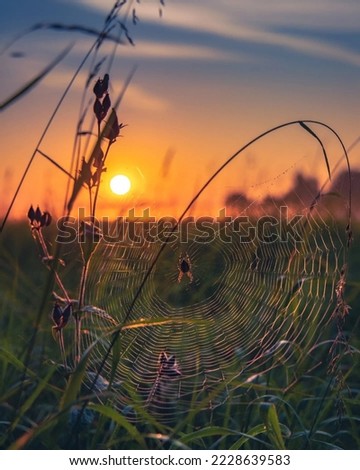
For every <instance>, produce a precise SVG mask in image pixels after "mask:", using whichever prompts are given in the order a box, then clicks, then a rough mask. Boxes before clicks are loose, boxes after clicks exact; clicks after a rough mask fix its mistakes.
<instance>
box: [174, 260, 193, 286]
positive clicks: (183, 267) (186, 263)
mask: <svg viewBox="0 0 360 470" xmlns="http://www.w3.org/2000/svg"><path fill="white" fill-rule="evenodd" d="M178 270H179V275H178V279H177V280H178V282H179V283H180V282H181V279H182V278H183V276H184V274H186V276H187V277H188V278H189V279H190V282H192V281H193V279H194V277H193V274H192V271H191V261H190V258H189V255H188V254H187V253H185V255H183V254H182V255H181V256H180V257H179V262H178Z"/></svg>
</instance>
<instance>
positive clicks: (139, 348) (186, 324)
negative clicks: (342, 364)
mask: <svg viewBox="0 0 360 470" xmlns="http://www.w3.org/2000/svg"><path fill="white" fill-rule="evenodd" d="M302 164H303V162H302V161H298V162H296V163H295V164H294V165H292V166H289V167H286V168H284V171H282V172H281V173H280V174H277V173H276V174H274V173H273V174H272V172H271V171H269V178H266V180H264V182H261V181H260V182H259V176H258V175H254V176H253V178H252V180H251V182H250V184H249V188H250V189H251V191H252V195H251V197H250V196H249V197H243V195H239V196H238V197H237V198H236V197H235V198H233V200H232V203H231V204H232V209H233V212H234V217H242V219H241V220H239V219H238V220H237V221H234V219H233V220H232V222H228V223H227V224H226V227H225V226H224V224H222V225H221V224H220V225H219V224H216V223H213V224H212V225H211V224H210V225H211V227H212V232H211V234H212V236H211V240H206V241H207V242H206V243H204V239H201V240H200V241H199V233H198V232H197V230H196V227H192V228H190V229H189V230H188V239H187V240H186V242H181V241H180V240H179V239H176V240H172V239H171V241H170V240H168V241H167V242H166V243H164V242H163V241H162V242H161V241H156V242H153V241H149V240H148V237H147V236H141V233H142V232H141V230H139V232H138V235H139V236H140V239H141V241H140V242H137V243H135V242H133V241H131V240H130V239H129V234H128V233H127V232H126V233H125V240H122V241H116V242H110V241H106V240H105V239H103V240H101V242H100V243H99V245H98V248H97V250H96V252H95V254H94V256H93V259H92V264H91V269H90V273H89V278H88V282H87V289H86V292H87V302H88V303H89V304H91V305H96V306H97V307H99V308H101V309H103V310H104V311H105V312H106V314H107V315H109V316H110V317H111V318H112V319H113V320H111V321H110V320H109V318H108V317H106V316H105V315H86V316H85V318H84V323H83V347H84V348H86V347H88V346H90V345H91V344H94V342H95V345H94V346H93V352H92V356H91V360H90V364H91V365H90V372H89V374H90V375H89V378H90V382H91V381H92V380H93V379H94V377H96V374H97V371H98V369H99V367H101V370H100V375H99V376H98V377H97V379H96V380H95V382H94V381H93V382H92V385H93V386H94V388H95V389H96V390H97V391H98V392H99V397H100V398H101V392H104V391H105V390H107V391H108V389H109V388H110V390H113V391H114V398H113V400H114V403H115V405H116V406H117V408H118V409H119V410H120V411H121V412H123V413H124V414H126V415H127V416H129V417H131V418H133V419H136V416H137V412H136V410H137V409H139V407H142V408H143V409H146V410H147V411H148V412H149V413H151V414H152V415H154V416H155V417H156V418H157V419H160V420H165V421H166V420H171V419H173V418H174V416H181V414H185V413H188V412H189V411H190V410H192V409H194V408H195V407H203V408H205V409H208V408H210V409H213V408H215V407H216V406H218V405H220V404H222V403H224V402H225V401H226V400H227V399H228V397H229V396H230V395H231V394H232V393H233V392H234V391H236V390H243V389H244V387H245V388H246V387H250V386H251V384H252V383H253V382H254V381H256V380H257V377H259V376H261V375H263V374H265V373H267V372H268V371H270V370H272V369H274V368H275V367H277V366H278V365H280V364H281V365H282V366H285V367H288V368H294V367H295V366H296V364H297V362H298V361H300V360H301V358H303V357H304V356H305V355H306V354H308V353H309V351H311V349H312V348H313V347H314V345H316V344H317V343H318V342H319V341H321V340H322V339H329V337H330V338H331V339H333V338H332V337H331V335H332V334H333V332H332V331H331V326H332V321H333V312H334V310H335V308H336V304H337V301H338V298H337V293H336V286H337V284H338V282H339V280H340V279H341V276H343V273H344V269H346V261H347V259H346V258H347V238H346V233H345V226H346V224H348V222H349V220H348V217H347V214H348V212H347V211H348V207H349V203H350V201H349V200H348V198H347V197H346V196H345V197H342V196H341V195H340V194H339V193H335V190H334V183H331V182H330V181H327V182H326V183H325V184H324V185H323V187H322V188H321V190H319V188H317V187H314V186H313V185H311V184H309V183H308V182H307V184H306V182H305V183H304V185H303V186H301V185H300V186H299V185H296V184H294V185H293V187H292V188H291V189H290V190H288V191H287V193H286V195H283V196H279V195H277V194H276V193H274V191H273V194H272V190H273V188H274V187H277V186H278V185H280V184H281V182H282V181H289V180H290V181H293V180H294V178H295V179H296V175H298V174H299V171H301V165H302ZM234 167H235V169H236V170H239V171H240V166H239V165H238V166H236V165H232V166H231V165H230V166H229V167H227V168H225V169H224V171H223V172H222V175H221V176H219V179H221V178H223V180H224V181H226V178H227V176H228V172H229V171H234ZM333 167H335V165H333ZM340 168H341V166H340ZM220 184H222V183H221V181H220ZM210 189H211V187H209V189H207V190H206V191H204V192H203V193H202V194H201V196H200V197H201V198H207V197H211V191H210ZM340 189H341V188H340ZM285 209H286V211H285ZM293 216H298V219H299V221H298V223H297V224H296V225H295V226H296V230H295V231H294V230H292V229H291V225H290V228H289V223H290V221H291V219H292V217H293ZM244 221H246V223H240V222H244ZM259 221H260V222H259ZM276 222H277V225H276ZM180 225H181V224H180ZM249 227H253V230H254V231H255V235H253V234H252V235H249V233H250V234H251V233H252V232H251V230H250V232H249ZM155 229H158V230H160V232H161V229H159V227H158V226H157V227H155ZM163 235H164V234H163ZM164 238H166V237H165V235H164V236H163V239H164ZM184 257H186V258H185V259H187V260H188V263H189V267H190V272H191V274H192V279H190V277H188V276H187V275H186V273H181V274H180V272H181V269H180V267H179V266H180V264H179V260H180V261H181V259H183V258H184ZM344 267H345V268H344ZM179 274H180V276H179ZM180 278H181V279H180ZM179 279H180V281H179ZM119 328H122V329H121V331H120V334H119V335H118V338H117V341H116V343H115V344H116V345H117V353H116V354H118V355H116V354H115V352H114V350H111V352H110V354H109V351H110V349H111V344H112V343H111V342H112V340H113V338H114V336H113V332H114V331H119ZM164 355H165V356H164ZM161 357H165V358H166V359H165V365H164V363H162V360H161ZM104 358H105V360H104ZM107 396H108V395H107Z"/></svg>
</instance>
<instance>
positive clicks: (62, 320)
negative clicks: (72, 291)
mask: <svg viewBox="0 0 360 470" xmlns="http://www.w3.org/2000/svg"><path fill="white" fill-rule="evenodd" d="M71 312H72V305H71V304H68V305H67V306H66V307H64V308H63V309H62V308H61V307H60V306H59V304H58V303H55V305H54V308H53V312H52V319H53V321H54V323H55V326H53V329H54V330H55V331H60V330H62V329H63V328H65V326H66V325H67V323H68V321H69V318H70V316H71Z"/></svg>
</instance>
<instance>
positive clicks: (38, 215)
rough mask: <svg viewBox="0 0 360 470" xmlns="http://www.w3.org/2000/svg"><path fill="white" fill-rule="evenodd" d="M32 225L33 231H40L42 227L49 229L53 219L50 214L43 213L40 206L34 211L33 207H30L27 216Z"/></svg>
mask: <svg viewBox="0 0 360 470" xmlns="http://www.w3.org/2000/svg"><path fill="white" fill-rule="evenodd" d="M27 216H28V218H29V220H30V225H31V228H32V229H33V230H39V229H40V228H42V227H48V226H49V225H50V224H51V220H52V217H51V215H50V213H49V212H47V211H45V212H41V210H40V208H39V206H37V208H36V210H34V208H33V206H30V209H29V211H28V214H27Z"/></svg>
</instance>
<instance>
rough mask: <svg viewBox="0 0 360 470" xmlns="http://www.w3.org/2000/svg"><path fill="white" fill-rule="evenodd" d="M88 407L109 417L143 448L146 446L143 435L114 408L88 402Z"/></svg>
mask: <svg viewBox="0 0 360 470" xmlns="http://www.w3.org/2000/svg"><path fill="white" fill-rule="evenodd" d="M88 408H89V409H91V410H93V411H96V412H98V413H100V414H101V415H102V416H105V417H106V418H110V419H111V420H113V421H114V422H115V423H116V424H118V425H119V426H120V427H122V428H124V429H125V430H126V431H127V432H128V433H129V434H130V436H131V437H132V438H133V439H135V441H137V442H138V443H139V445H140V446H141V447H142V448H143V449H146V448H147V446H146V443H145V440H144V438H143V436H142V435H141V434H140V432H139V431H138V430H137V429H136V427H135V426H134V425H133V424H131V423H129V421H128V420H127V419H126V418H125V417H124V416H123V415H121V414H120V413H119V412H117V411H116V410H115V409H114V408H110V407H109V406H106V405H97V404H93V403H90V404H89V405H88Z"/></svg>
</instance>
